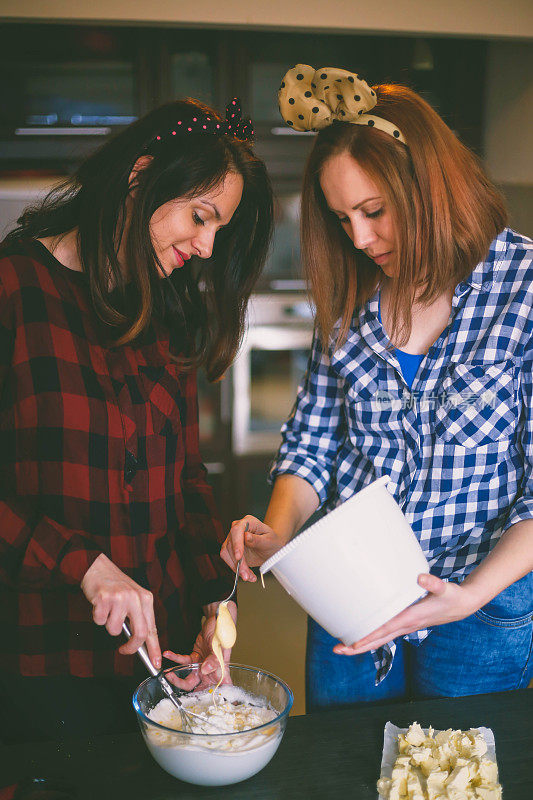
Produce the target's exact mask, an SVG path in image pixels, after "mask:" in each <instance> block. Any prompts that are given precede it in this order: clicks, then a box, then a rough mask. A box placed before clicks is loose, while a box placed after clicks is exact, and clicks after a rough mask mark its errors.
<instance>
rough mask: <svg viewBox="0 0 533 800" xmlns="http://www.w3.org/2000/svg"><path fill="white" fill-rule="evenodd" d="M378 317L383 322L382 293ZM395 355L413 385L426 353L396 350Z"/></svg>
mask: <svg viewBox="0 0 533 800" xmlns="http://www.w3.org/2000/svg"><path fill="white" fill-rule="evenodd" d="M378 317H379V321H380V322H381V294H380V297H379V307H378ZM394 355H395V356H396V358H397V359H398V363H399V365H400V369H401V371H402V375H403V379H404V381H405V382H406V384H407V385H408V387H409V388H411V386H412V385H413V381H414V379H415V375H416V373H417V372H418V367H419V366H420V364H421V363H422V361H423V359H424V355H419V354H418V353H405V352H404V351H403V350H398V349H395V350H394Z"/></svg>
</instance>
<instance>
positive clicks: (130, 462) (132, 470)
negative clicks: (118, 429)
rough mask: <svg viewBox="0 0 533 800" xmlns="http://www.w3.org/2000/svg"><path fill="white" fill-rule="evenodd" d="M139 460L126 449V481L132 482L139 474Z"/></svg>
mask: <svg viewBox="0 0 533 800" xmlns="http://www.w3.org/2000/svg"><path fill="white" fill-rule="evenodd" d="M138 466H139V462H138V461H137V459H136V458H135V456H134V455H133V453H130V451H129V450H126V459H125V463H124V479H125V481H126V483H131V482H132V480H133V479H134V477H135V475H136V474H137V468H138Z"/></svg>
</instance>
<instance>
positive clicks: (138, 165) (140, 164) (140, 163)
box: [128, 156, 153, 194]
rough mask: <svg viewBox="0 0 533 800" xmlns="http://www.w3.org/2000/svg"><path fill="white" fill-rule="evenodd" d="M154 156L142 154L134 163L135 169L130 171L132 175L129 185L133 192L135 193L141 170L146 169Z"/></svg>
mask: <svg viewBox="0 0 533 800" xmlns="http://www.w3.org/2000/svg"><path fill="white" fill-rule="evenodd" d="M152 158H153V156H140V157H139V158H138V159H137V161H136V162H135V164H134V165H133V169H132V171H131V172H130V177H129V179H128V186H129V188H130V193H131V194H133V193H134V191H135V185H136V183H137V176H138V174H139V172H142V170H143V169H146V167H147V166H148V164H149V163H150V162H151V160H152Z"/></svg>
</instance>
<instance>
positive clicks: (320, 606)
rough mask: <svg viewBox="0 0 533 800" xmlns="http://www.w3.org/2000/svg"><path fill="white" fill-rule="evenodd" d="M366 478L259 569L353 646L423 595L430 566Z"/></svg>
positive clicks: (391, 503) (379, 483)
mask: <svg viewBox="0 0 533 800" xmlns="http://www.w3.org/2000/svg"><path fill="white" fill-rule="evenodd" d="M388 482H389V478H388V476H384V477H382V478H379V479H378V480H376V481H374V482H373V483H370V484H369V485H368V486H366V487H365V488H364V489H362V490H361V491H360V492H358V493H357V494H355V495H354V496H353V497H351V498H350V499H349V500H346V502H344V503H342V505H340V506H338V507H337V508H335V509H334V510H333V511H331V512H330V513H329V514H327V515H326V516H324V517H322V518H321V519H319V520H318V521H317V522H315V523H314V525H312V526H311V527H309V528H307V530H305V531H304V532H303V533H301V534H299V536H296V537H295V538H294V539H293V540H292V541H291V542H289V544H287V545H286V546H285V547H283V548H282V549H281V550H278V552H277V553H275V555H273V556H272V558H269V559H268V561H265V563H264V564H263V565H262V567H261V570H260V571H261V573H262V574H263V575H264V574H265V573H266V572H269V571H272V573H273V574H274V575H275V577H276V578H277V579H278V581H279V582H280V583H281V585H282V586H283V588H284V589H285V590H286V591H287V592H288V593H289V594H290V595H291V597H293V598H294V599H295V600H296V602H297V603H298V604H299V605H300V606H301V607H302V608H303V609H305V611H307V613H308V614H309V615H310V616H311V617H313V619H314V620H316V622H318V624H319V625H321V626H322V627H323V628H325V630H327V631H328V633H330V634H331V635H332V636H334V637H335V638H337V639H340V640H341V641H342V642H344V644H346V645H351V644H353V643H354V642H356V641H358V640H359V639H362V638H363V637H364V636H366V635H367V634H368V633H371V632H372V631H373V630H375V629H376V628H378V627H379V626H380V625H382V624H383V623H385V622H387V621H388V620H389V619H391V618H392V617H394V616H395V615H396V614H398V613H399V612H400V611H402V610H403V609H404V608H406V607H407V606H409V605H411V603H414V602H415V601H416V600H418V599H419V598H421V597H423V596H424V595H425V594H426V591H425V590H424V589H422V588H421V587H420V586H419V585H418V583H417V578H418V576H419V575H420V574H421V573H422V572H429V565H428V562H427V560H426V557H425V556H424V554H423V552H422V548H421V547H420V544H419V543H418V540H417V538H416V536H415V535H414V533H413V531H412V529H411V526H410V525H409V523H408V522H407V520H406V519H405V517H404V515H403V513H402V511H401V509H400V507H399V505H398V504H397V502H396V500H395V499H394V497H393V496H392V495H391V493H390V492H389V491H388V489H387V483H388Z"/></svg>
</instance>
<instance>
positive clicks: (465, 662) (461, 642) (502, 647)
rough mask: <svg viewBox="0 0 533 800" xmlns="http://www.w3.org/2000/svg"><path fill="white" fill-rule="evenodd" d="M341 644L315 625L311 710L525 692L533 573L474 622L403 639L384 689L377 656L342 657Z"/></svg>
mask: <svg viewBox="0 0 533 800" xmlns="http://www.w3.org/2000/svg"><path fill="white" fill-rule="evenodd" d="M335 644H337V640H336V639H334V638H333V637H332V636H330V635H329V633H326V631H325V630H324V629H323V628H321V627H320V626H319V625H317V623H316V622H314V620H312V619H309V622H308V636H307V661H306V705H307V711H308V712H310V711H318V710H324V709H330V708H340V707H342V706H347V705H353V704H356V703H368V702H379V701H382V702H387V701H390V700H393V699H416V698H422V697H459V696H461V695H468V694H482V693H484V692H501V691H505V690H507V689H521V688H524V687H526V686H528V684H529V682H530V680H531V679H532V678H533V647H532V644H533V572H531V573H529V575H526V576H525V577H524V578H522V579H521V580H519V581H517V582H516V583H513V584H512V585H511V586H508V587H507V589H505V590H504V591H503V592H501V594H499V595H497V596H496V597H495V598H494V599H493V600H491V601H490V603H488V604H487V605H486V606H484V607H483V608H481V609H480V610H479V611H477V612H476V613H475V614H472V616H470V617H466V619H462V620H459V621H458V622H451V623H449V624H447V625H439V626H438V627H436V628H434V629H433V630H432V631H431V633H430V634H429V636H428V637H427V638H426V639H425V640H424V641H423V642H422V643H421V644H420V645H415V644H410V643H409V642H406V641H405V640H403V639H398V640H397V641H396V645H397V647H396V655H395V657H394V661H393V665H392V668H391V670H390V672H389V674H388V675H387V677H386V678H385V679H384V680H383V681H382V682H381V683H380V684H379V686H375V685H374V680H375V676H376V670H375V667H374V661H373V659H372V656H371V655H370V653H363V654H362V655H357V656H341V655H336V654H335V653H333V652H332V648H333V646H334V645H335Z"/></svg>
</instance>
